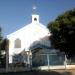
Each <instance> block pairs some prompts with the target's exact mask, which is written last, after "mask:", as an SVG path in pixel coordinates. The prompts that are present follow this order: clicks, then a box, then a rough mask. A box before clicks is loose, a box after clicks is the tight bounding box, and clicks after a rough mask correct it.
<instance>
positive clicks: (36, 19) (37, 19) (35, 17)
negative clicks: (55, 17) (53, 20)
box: [32, 6, 39, 23]
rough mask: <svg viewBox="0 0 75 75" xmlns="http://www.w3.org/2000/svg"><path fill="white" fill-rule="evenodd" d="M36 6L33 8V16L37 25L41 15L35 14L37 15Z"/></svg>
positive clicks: (33, 20)
mask: <svg viewBox="0 0 75 75" xmlns="http://www.w3.org/2000/svg"><path fill="white" fill-rule="evenodd" d="M36 8H37V7H36V6H33V7H32V10H33V14H32V22H34V23H36V22H39V15H37V14H35V13H36Z"/></svg>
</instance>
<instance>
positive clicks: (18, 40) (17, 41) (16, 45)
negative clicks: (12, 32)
mask: <svg viewBox="0 0 75 75" xmlns="http://www.w3.org/2000/svg"><path fill="white" fill-rule="evenodd" d="M14 45H15V48H21V40H20V39H16V40H15V44H14Z"/></svg>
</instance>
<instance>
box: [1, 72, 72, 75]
mask: <svg viewBox="0 0 75 75" xmlns="http://www.w3.org/2000/svg"><path fill="white" fill-rule="evenodd" d="M0 75H72V74H71V73H70V72H63V73H59V72H55V71H49V72H47V71H30V72H15V73H12V72H11V73H0Z"/></svg>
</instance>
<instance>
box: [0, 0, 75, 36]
mask: <svg viewBox="0 0 75 75" xmlns="http://www.w3.org/2000/svg"><path fill="white" fill-rule="evenodd" d="M34 5H36V7H37V9H36V13H37V14H39V15H40V22H41V23H42V24H44V25H46V26H47V24H48V23H49V22H50V21H53V20H55V19H56V17H57V16H58V15H60V14H62V13H63V12H65V11H67V10H70V9H72V8H74V7H75V0H0V26H1V27H2V29H3V31H2V32H3V36H4V37H5V36H6V35H7V34H10V33H12V32H14V31H16V30H18V29H20V28H21V27H23V26H25V25H27V24H29V23H30V22H31V15H32V14H33V10H32V7H33V6H34Z"/></svg>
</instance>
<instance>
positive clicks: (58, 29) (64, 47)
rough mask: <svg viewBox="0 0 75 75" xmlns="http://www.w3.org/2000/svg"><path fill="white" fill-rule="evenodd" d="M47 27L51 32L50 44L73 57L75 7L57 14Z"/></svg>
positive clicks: (74, 53)
mask: <svg viewBox="0 0 75 75" xmlns="http://www.w3.org/2000/svg"><path fill="white" fill-rule="evenodd" d="M48 28H49V30H50V31H51V33H52V36H51V37H50V39H51V43H52V46H53V47H54V48H56V49H60V51H64V52H65V53H66V55H68V57H69V58H72V57H75V9H72V10H69V11H67V12H65V13H64V14H61V15H59V16H58V17H57V18H56V19H55V21H53V22H50V23H49V24H48Z"/></svg>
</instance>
